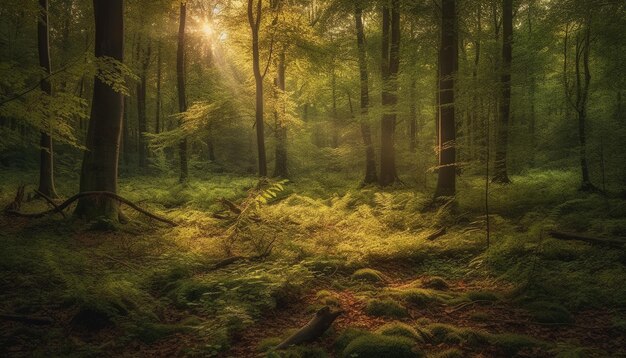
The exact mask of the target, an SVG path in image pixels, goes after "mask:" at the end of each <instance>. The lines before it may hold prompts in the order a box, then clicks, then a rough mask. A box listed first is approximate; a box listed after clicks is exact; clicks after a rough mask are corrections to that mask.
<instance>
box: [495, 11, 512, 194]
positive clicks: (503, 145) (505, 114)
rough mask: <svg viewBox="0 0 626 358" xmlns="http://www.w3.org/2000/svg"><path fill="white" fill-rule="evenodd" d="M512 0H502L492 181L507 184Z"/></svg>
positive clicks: (508, 181)
mask: <svg viewBox="0 0 626 358" xmlns="http://www.w3.org/2000/svg"><path fill="white" fill-rule="evenodd" d="M512 45H513V0H503V6H502V75H501V79H500V85H501V86H502V87H501V90H502V93H501V95H500V105H499V110H500V113H499V117H500V118H499V123H498V124H499V125H498V136H497V141H496V162H495V167H494V171H495V172H494V177H493V181H494V182H496V183H501V184H507V183H510V182H511V181H510V180H509V175H508V172H507V163H506V161H507V147H508V137H509V120H510V117H511V60H512V58H513V46H512Z"/></svg>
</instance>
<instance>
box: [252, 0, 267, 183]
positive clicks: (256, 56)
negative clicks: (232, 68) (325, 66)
mask: <svg viewBox="0 0 626 358" xmlns="http://www.w3.org/2000/svg"><path fill="white" fill-rule="evenodd" d="M254 1H255V0H248V22H249V23H250V29H251V31H252V70H253V72H254V83H255V86H256V110H255V126H256V140H257V151H258V159H259V176H260V177H267V155H266V153H265V122H264V119H263V114H264V113H263V107H264V101H263V97H264V95H263V77H264V74H263V73H261V59H260V57H261V53H260V49H259V29H260V26H261V19H262V7H263V2H262V0H256V1H257V3H256V15H255V14H254V7H255V5H254Z"/></svg>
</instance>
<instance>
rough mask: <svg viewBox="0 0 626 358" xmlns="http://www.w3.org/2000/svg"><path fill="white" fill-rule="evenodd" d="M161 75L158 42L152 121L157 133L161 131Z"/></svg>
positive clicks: (161, 66)
mask: <svg viewBox="0 0 626 358" xmlns="http://www.w3.org/2000/svg"><path fill="white" fill-rule="evenodd" d="M162 77H163V64H162V62H161V43H160V42H159V45H158V48H157V83H156V105H155V107H156V114H155V123H154V132H155V133H156V134H159V133H160V132H161V102H162V97H161V96H162V94H161V81H162Z"/></svg>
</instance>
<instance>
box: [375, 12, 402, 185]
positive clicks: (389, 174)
mask: <svg viewBox="0 0 626 358" xmlns="http://www.w3.org/2000/svg"><path fill="white" fill-rule="evenodd" d="M399 10H400V3H399V0H392V2H391V9H389V8H388V7H386V6H383V41H382V78H383V90H382V105H383V115H382V120H381V149H380V177H379V184H380V185H381V186H390V185H392V184H394V183H395V182H396V180H397V179H398V174H397V171H396V153H395V138H394V136H395V129H396V110H397V108H396V105H397V103H398V94H397V90H398V78H397V77H398V70H399V68H400V12H399Z"/></svg>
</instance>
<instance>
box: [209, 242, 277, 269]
mask: <svg viewBox="0 0 626 358" xmlns="http://www.w3.org/2000/svg"><path fill="white" fill-rule="evenodd" d="M274 241H276V239H274V240H272V241H271V242H270V243H269V244H268V245H267V247H266V248H265V250H264V251H263V253H261V254H260V255H257V256H251V257H249V256H231V257H227V258H225V259H223V260H222V261H219V262H218V263H216V264H215V265H213V267H211V269H210V271H215V270H219V269H223V268H224V267H227V266H230V265H232V264H234V263H236V262H239V261H261V260H264V259H265V258H267V257H268V256H269V255H270V254H271V253H272V247H273V245H274Z"/></svg>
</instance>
